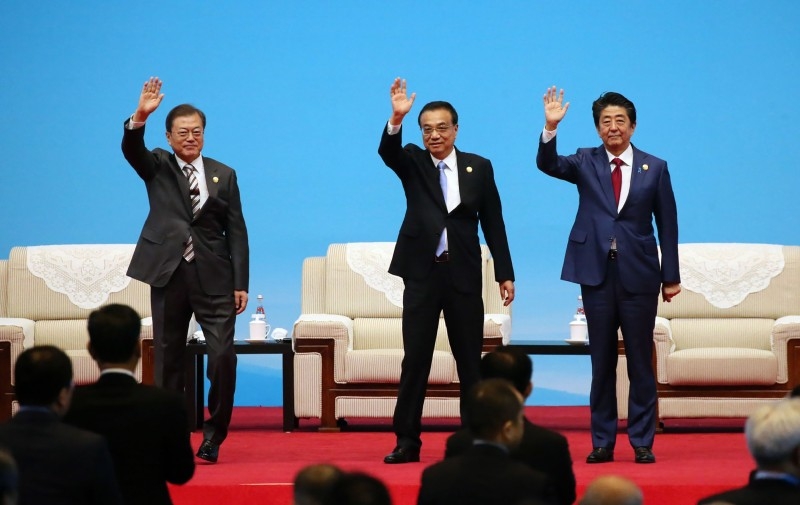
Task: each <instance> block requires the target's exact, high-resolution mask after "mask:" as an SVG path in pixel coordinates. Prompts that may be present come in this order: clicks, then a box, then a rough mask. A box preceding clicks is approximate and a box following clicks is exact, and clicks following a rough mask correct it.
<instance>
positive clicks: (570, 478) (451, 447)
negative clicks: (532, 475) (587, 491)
mask: <svg viewBox="0 0 800 505" xmlns="http://www.w3.org/2000/svg"><path fill="white" fill-rule="evenodd" d="M472 442H473V437H472V434H471V433H470V432H469V430H468V429H466V428H464V429H461V430H458V431H457V432H455V433H453V434H452V435H450V437H448V438H447V444H446V447H445V453H444V457H445V458H451V457H454V456H457V455H459V454H463V453H464V452H466V451H468V450H469V448H470V447H472ZM511 458H512V459H514V460H516V461H520V462H522V463H525V464H526V465H528V466H529V467H531V468H533V469H534V470H538V471H539V472H542V473H543V474H545V475H547V477H548V478H549V479H550V482H551V483H552V485H553V489H554V491H555V498H556V499H555V503H557V504H559V505H570V504H572V503H573V502H574V501H575V473H574V472H573V470H572V457H571V456H570V454H569V444H568V443H567V439H566V437H564V436H563V435H561V434H560V433H557V432H555V431H552V430H548V429H547V428H543V427H541V426H537V425H535V424H533V423H532V422H530V421H528V419H527V418H526V419H525V428H524V431H523V435H522V442H521V443H520V445H519V446H518V447H516V448H514V449H513V450H512V451H511Z"/></svg>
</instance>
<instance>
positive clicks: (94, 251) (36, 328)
mask: <svg viewBox="0 0 800 505" xmlns="http://www.w3.org/2000/svg"><path fill="white" fill-rule="evenodd" d="M132 251H133V245H127V244H126V245H105V244H103V245H64V246H31V247H14V248H12V249H11V251H10V253H9V257H8V259H5V260H0V420H4V419H8V418H9V417H10V416H11V415H12V413H13V412H14V411H15V410H16V402H14V401H13V364H14V362H15V361H16V358H17V356H19V354H20V353H21V352H22V351H23V350H24V349H27V348H29V347H31V346H34V345H44V344H50V345H55V346H58V347H60V348H61V349H64V350H65V351H66V353H67V354H68V355H69V356H70V358H71V359H72V363H73V367H74V375H75V382H76V383H79V384H80V383H88V382H93V381H94V380H96V379H97V377H98V375H99V371H98V369H97V365H96V364H95V363H94V361H93V360H92V359H91V357H90V356H89V353H88V352H87V350H86V343H87V341H88V333H87V330H86V322H87V318H88V317H89V314H90V313H91V312H92V310H94V309H96V308H97V307H100V306H102V305H106V304H110V303H123V304H126V305H130V306H131V307H133V308H134V309H135V310H136V311H137V312H138V313H139V314H140V315H141V316H142V318H149V317H150V288H149V286H147V285H146V284H143V283H141V282H139V281H136V280H133V279H130V278H129V277H127V276H125V271H126V270H127V267H128V263H129V261H130V254H131V253H132ZM148 320H149V319H145V320H144V321H143V322H144V323H145V324H144V325H143V327H142V338H145V339H149V338H152V332H151V327H150V326H149V325H147V322H148ZM141 368H142V367H139V368H138V369H137V376H138V378H141V375H142V374H141Z"/></svg>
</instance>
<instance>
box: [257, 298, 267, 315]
mask: <svg viewBox="0 0 800 505" xmlns="http://www.w3.org/2000/svg"><path fill="white" fill-rule="evenodd" d="M256 299H257V300H258V306H256V314H263V315H264V319H266V317H267V316H266V312H264V295H258V296H256Z"/></svg>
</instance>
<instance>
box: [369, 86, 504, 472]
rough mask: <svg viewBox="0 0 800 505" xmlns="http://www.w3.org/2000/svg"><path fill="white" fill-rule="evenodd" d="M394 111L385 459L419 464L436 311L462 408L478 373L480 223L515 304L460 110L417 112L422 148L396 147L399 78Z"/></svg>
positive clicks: (499, 234)
mask: <svg viewBox="0 0 800 505" xmlns="http://www.w3.org/2000/svg"><path fill="white" fill-rule="evenodd" d="M390 96H391V102H392V117H391V118H390V119H389V123H388V124H387V125H386V126H385V127H384V130H383V137H382V138H381V143H380V147H379V148H378V153H379V154H380V156H381V158H382V159H383V162H384V163H386V165H387V166H388V167H389V168H391V169H392V170H393V171H394V172H395V174H397V176H398V177H399V178H400V181H401V182H402V184H403V190H404V191H405V196H406V214H405V218H404V219H403V224H402V225H401V227H400V233H399V235H398V237H397V242H396V245H395V249H394V256H393V257H392V261H391V265H390V266H389V273H391V274H394V275H397V276H399V277H402V278H403V281H404V283H405V290H404V292H403V348H404V350H405V356H404V358H403V363H402V371H401V374H400V385H399V391H398V395H397V405H396V407H395V411H394V418H393V425H394V431H395V434H396V436H397V445H396V447H395V449H394V450H393V451H392V452H391V453H390V454H389V455H387V456H386V457H385V458H384V462H386V463H408V462H413V461H419V451H420V447H421V446H422V440H421V439H420V433H421V418H422V407H423V404H424V401H425V389H426V387H427V381H428V374H429V373H430V368H431V361H432V358H433V349H434V344H435V342H436V330H437V327H438V324H439V315H440V314H441V313H442V312H444V320H445V324H446V325H447V334H448V338H449V341H450V348H451V349H452V351H453V357H454V358H455V360H456V365H457V367H458V377H459V381H460V383H461V399H462V400H461V404H462V413H463V403H464V402H463V399H464V395H465V393H466V392H467V391H468V390H469V388H470V387H471V386H472V385H474V384H475V383H477V382H478V380H479V378H480V372H479V365H480V358H481V349H482V345H483V299H482V297H481V289H482V280H481V249H480V243H479V239H478V223H480V225H481V228H482V229H483V234H484V237H485V238H486V242H487V244H488V246H489V249H490V250H491V252H492V255H493V257H494V263H495V279H496V280H497V282H498V283H499V285H500V296H501V297H502V298H503V299H504V300H505V302H504V303H505V305H508V304H510V303H511V302H512V301H513V300H514V269H513V266H512V264H511V254H510V252H509V248H508V240H507V238H506V229H505V224H504V222H503V212H502V207H501V203H500V195H499V194H498V191H497V187H496V185H495V182H494V171H493V169H492V164H491V162H490V161H489V160H487V159H486V158H483V157H481V156H478V155H475V154H470V153H465V152H462V151H459V150H458V149H456V148H455V140H456V135H457V134H458V114H457V113H456V111H455V109H454V108H453V106H452V105H450V104H449V103H447V102H430V103H428V104H427V105H425V106H424V107H423V108H422V110H421V111H420V113H419V117H418V119H417V122H418V124H419V127H420V129H421V130H422V142H423V144H424V145H425V149H422V148H420V147H419V146H416V145H414V144H407V145H406V146H405V147H403V145H402V128H401V127H402V122H403V118H404V117H405V116H406V114H408V112H409V111H410V110H411V106H412V105H413V103H414V99H415V97H416V94H415V93H412V94H411V96H410V97H409V96H408V94H407V91H406V82H405V81H404V80H402V79H400V78H397V79H395V81H394V83H393V84H392V86H391V89H390Z"/></svg>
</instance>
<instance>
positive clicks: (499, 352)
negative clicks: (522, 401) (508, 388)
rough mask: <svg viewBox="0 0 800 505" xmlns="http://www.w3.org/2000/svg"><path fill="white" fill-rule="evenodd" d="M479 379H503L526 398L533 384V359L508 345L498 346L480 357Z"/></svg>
mask: <svg viewBox="0 0 800 505" xmlns="http://www.w3.org/2000/svg"><path fill="white" fill-rule="evenodd" d="M480 367H481V368H480V371H481V379H505V380H507V381H509V382H510V383H511V384H513V385H514V387H515V388H517V391H519V392H520V394H521V395H522V396H523V397H524V398H527V397H528V396H529V395H530V394H531V390H532V389H533V384H532V383H531V377H532V376H533V361H531V357H530V356H528V354H527V353H525V352H522V351H520V350H519V349H516V348H514V347H510V346H500V347H497V348H496V349H495V350H494V351H492V352H490V353H487V354H485V355H484V356H483V359H481V365H480Z"/></svg>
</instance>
